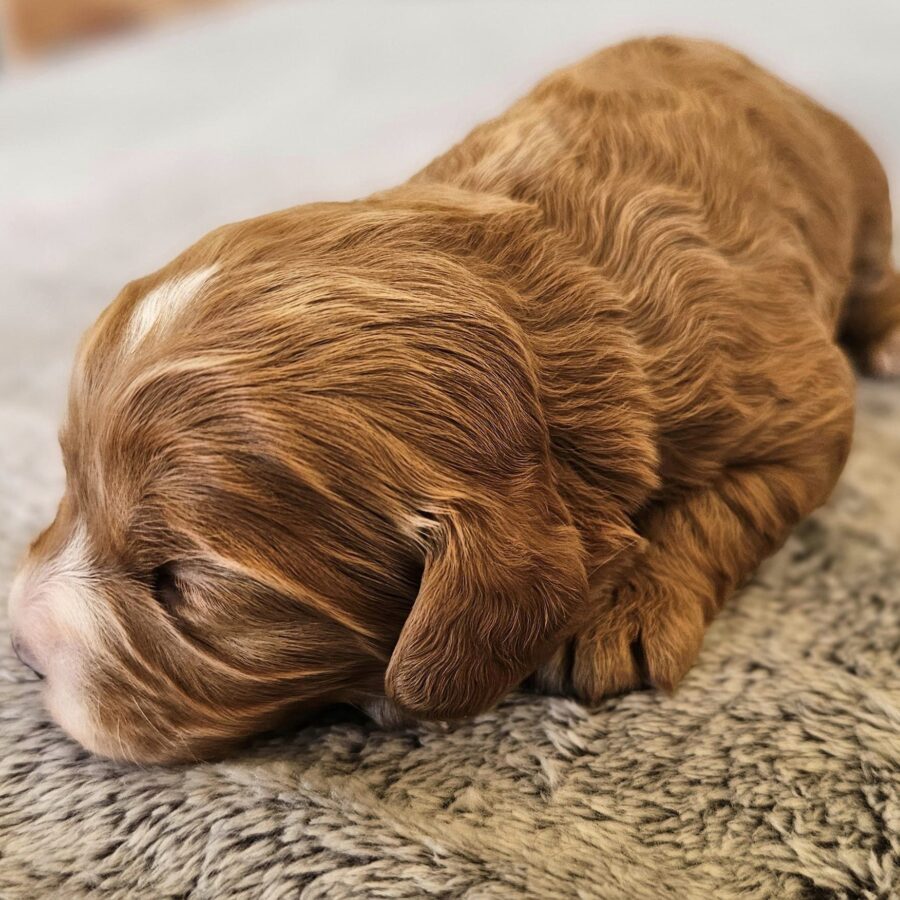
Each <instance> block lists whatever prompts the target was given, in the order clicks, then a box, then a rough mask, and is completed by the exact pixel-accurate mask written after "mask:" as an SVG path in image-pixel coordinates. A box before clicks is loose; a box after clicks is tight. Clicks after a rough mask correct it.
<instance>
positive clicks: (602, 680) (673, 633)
mask: <svg viewBox="0 0 900 900" xmlns="http://www.w3.org/2000/svg"><path fill="white" fill-rule="evenodd" d="M705 630H706V604H704V603H703V602H701V601H700V600H698V599H697V595H696V594H690V593H685V592H680V591H676V590H675V589H673V588H672V587H670V586H660V585H647V584H641V583H640V582H639V581H638V582H635V583H631V584H626V585H623V586H622V587H621V588H620V589H619V590H617V591H616V592H614V594H613V596H611V597H610V598H609V600H608V601H607V602H606V603H605V604H604V606H603V608H602V609H600V610H599V611H598V613H597V614H596V615H594V616H593V617H592V618H591V620H590V621H589V623H588V624H586V626H585V627H584V628H583V629H582V630H581V631H580V632H579V633H578V634H577V635H576V636H575V637H574V638H572V639H571V641H570V643H569V645H568V646H567V647H566V648H565V649H564V650H561V651H559V652H558V653H557V654H556V655H555V656H554V657H553V659H551V660H550V661H549V662H548V663H547V664H546V665H545V666H544V668H543V669H542V670H541V672H539V673H538V677H537V683H538V684H539V685H540V686H541V687H543V688H545V689H552V690H567V691H571V692H573V693H574V694H575V695H576V696H578V697H580V698H581V699H583V700H586V701H588V702H591V703H593V702H597V701H598V700H600V699H601V698H603V697H607V696H610V695H613V694H621V693H624V692H626V691H630V690H634V689H635V688H639V687H642V686H647V685H649V686H653V687H656V688H660V689H662V690H664V691H667V692H671V691H673V690H674V689H675V687H676V685H677V684H678V682H679V681H681V679H682V678H683V677H684V675H685V673H686V672H687V671H688V669H690V668H691V666H692V665H693V664H694V662H695V660H696V659H697V655H698V654H699V652H700V647H701V645H702V643H703V634H704V632H705Z"/></svg>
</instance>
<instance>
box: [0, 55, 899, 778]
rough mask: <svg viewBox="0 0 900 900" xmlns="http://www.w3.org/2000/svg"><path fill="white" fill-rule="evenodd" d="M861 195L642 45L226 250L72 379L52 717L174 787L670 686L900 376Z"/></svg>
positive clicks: (780, 91)
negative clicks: (250, 758) (319, 748)
mask: <svg viewBox="0 0 900 900" xmlns="http://www.w3.org/2000/svg"><path fill="white" fill-rule="evenodd" d="M890 243H891V236H890V211H889V206H888V191H887V186H886V183H885V177H884V174H883V173H882V170H881V168H880V166H879V164H878V162H877V160H876V159H875V157H874V156H873V154H872V152H871V151H870V150H869V148H868V147H867V146H866V145H865V143H863V141H862V140H861V139H860V138H859V137H858V136H857V135H856V134H855V133H854V132H853V131H852V130H851V129H850V128H849V127H848V126H847V125H845V124H844V123H843V122H841V121H840V120H838V119H837V118H835V117H834V116H832V115H830V114H829V113H827V112H826V111H825V110H823V109H821V108H820V107H819V106H817V105H816V104H814V103H813V102H812V101H810V100H808V99H806V98H805V97H803V96H801V95H800V94H798V93H797V92H796V91H794V90H792V89H791V88H789V87H787V86H786V85H784V84H783V83H782V82H780V81H778V80H777V79H775V78H774V77H772V76H770V75H768V74H766V73H765V72H763V71H761V70H760V69H758V68H757V67H756V66H754V65H753V64H752V63H750V62H749V61H748V60H746V59H745V58H744V57H742V56H739V55H738V54H736V53H734V52H732V51H730V50H727V49H725V48H723V47H720V46H717V45H713V44H709V43H702V42H693V41H687V40H674V39H668V38H664V39H658V40H641V41H634V42H630V43H627V44H624V45H622V46H618V47H614V48H613V49H610V50H606V51H603V52H601V53H599V54H597V55H595V56H592V57H590V58H589V59H587V60H585V61H583V62H581V63H579V64H578V65H575V66H573V67H571V68H568V69H564V70H562V71H559V72H557V73H555V74H553V75H551V76H550V77H549V78H548V79H546V80H545V81H543V82H542V83H541V84H539V85H538V86H537V87H536V88H535V89H534V90H533V91H532V92H531V93H530V94H529V95H528V96H526V97H525V98H524V99H523V100H521V101H519V102H518V103H516V104H515V105H514V106H513V107H512V108H511V109H510V110H509V111H508V112H506V113H505V114H504V115H502V116H500V117H499V118H497V119H495V120H494V121H491V122H488V123H487V124H485V125H482V126H480V127H479V128H477V129H476V130H475V131H474V132H472V134H471V135H469V137H467V138H466V139H465V140H464V141H463V142H462V143H461V144H459V145H458V146H457V147H455V148H454V149H452V150H451V151H450V152H449V153H447V154H446V155H444V156H442V157H440V158H439V159H437V160H436V161H435V162H433V163H432V164H431V165H429V166H428V167H427V168H426V169H425V170H424V171H423V172H421V173H419V174H418V175H416V176H415V177H414V178H413V179H412V180H411V181H409V182H408V183H406V184H404V185H402V186H401V187H399V188H396V189H394V190H389V191H386V192H384V193H381V194H378V195H375V196H373V197H370V198H368V199H366V200H361V201H358V202H354V203H321V204H313V205H311V206H304V207H300V208H295V209H290V210H286V211H284V212H279V213H274V214H272V215H268V216H263V217H262V218H259V219H254V220H251V221H248V222H241V223H238V224H236V225H229V226H226V227H224V228H221V229H219V230H218V231H215V232H213V233H212V234H210V235H208V236H207V237H205V238H203V239H202V240H201V241H200V242H199V243H197V244H196V245H194V246H193V247H191V248H190V249H188V250H187V251H185V252H184V253H183V254H182V255H181V256H179V257H178V258H177V259H175V260H174V261H173V262H172V263H170V264H169V265H168V266H166V267H165V268H163V269H162V270H160V271H159V272H157V273H155V274H153V275H150V276H149V277H147V278H143V279H140V280H138V281H135V282H133V283H132V284H129V285H128V286H126V288H125V289H124V290H123V291H122V293H121V294H120V295H119V296H118V298H117V299H116V300H115V301H114V302H113V304H112V305H111V306H110V307H109V308H108V309H107V310H106V311H105V312H104V313H103V315H102V316H101V317H100V319H99V321H98V322H97V323H96V324H95V325H94V327H93V328H92V329H91V330H90V331H89V332H88V334H87V335H86V337H85V338H84V340H83V343H82V345H81V348H80V350H79V352H78V357H77V361H76V364H75V369H74V373H73V376H72V382H71V394H70V399H69V410H68V415H67V418H66V421H65V423H64V425H63V428H62V432H61V438H60V440H61V445H62V452H63V456H64V459H65V465H66V470H67V476H68V479H67V488H66V492H65V495H64V496H63V498H62V501H61V503H60V506H59V511H58V514H57V516H56V519H55V520H54V522H53V524H52V525H50V527H49V528H48V529H47V530H46V531H45V532H44V533H43V534H41V535H40V536H39V537H38V538H37V540H36V541H35V542H34V544H33V545H32V547H31V549H30V552H29V554H28V557H27V559H26V560H25V562H24V564H23V566H22V568H21V571H20V573H19V575H18V577H17V579H16V582H15V584H14V587H13V590H12V596H11V600H10V605H11V619H12V625H13V641H14V644H15V647H16V650H17V652H18V654H19V655H20V657H21V659H22V660H23V662H25V663H26V664H27V665H29V666H31V667H32V668H33V669H35V670H36V671H37V672H39V673H42V674H43V675H44V676H46V700H47V704H48V706H49V709H50V711H51V713H52V715H53V717H54V718H55V719H56V720H57V721H58V722H59V723H60V725H62V727H63V728H64V729H65V730H66V731H67V732H68V733H69V734H70V735H72V736H73V737H74V738H75V739H76V740H78V741H80V742H81V743H82V744H84V745H85V746H86V747H88V748H90V749H91V750H94V751H96V752H97V753H101V754H105V755H109V756H112V757H117V758H123V759H130V760H139V761H176V760H187V759H194V758H201V757H209V756H214V755H219V754H222V753H224V752H226V751H227V749H228V748H229V747H231V746H232V745H233V744H234V743H235V742H237V741H239V740H241V739H243V738H245V737H247V736H248V735H251V734H253V733H255V732H259V731H261V730H264V729H268V728H271V727H275V726H281V725H284V724H285V723H290V722H294V721H299V720H300V719H301V718H302V717H304V716H306V715H308V714H309V713H310V712H312V711H314V710H316V709H317V708H319V707H322V706H323V705H325V704H331V703H336V702H342V703H350V704H354V705H357V706H360V707H362V708H364V709H366V710H367V711H369V712H370V713H371V714H372V715H373V716H375V717H376V718H378V719H379V720H381V721H383V722H391V721H398V720H404V721H409V720H447V719H456V718H459V717H464V716H470V715H473V714H475V713H478V712H480V711H482V710H484V709H486V708H488V707H490V706H491V705H492V704H494V703H495V702H496V701H497V700H498V699H499V698H500V697H502V696H503V695H504V694H505V693H506V692H507V691H509V690H510V689H511V688H513V687H515V686H516V685H518V684H520V683H521V682H522V681H523V680H525V679H526V678H529V677H531V679H532V681H533V682H534V683H536V684H537V685H538V686H540V687H542V688H543V689H546V690H552V691H565V692H569V693H572V694H574V695H576V696H578V697H581V698H583V699H585V700H586V701H591V702H592V701H596V700H598V699H599V698H600V697H603V696H604V695H608V694H611V693H616V692H621V691H626V690H629V689H631V688H635V687H638V686H640V685H644V684H646V685H653V686H656V687H659V688H662V689H665V690H671V689H672V688H674V686H675V685H676V684H677V683H678V681H679V679H680V678H681V677H682V676H683V675H684V673H685V672H686V671H687V669H688V668H689V667H690V666H691V664H692V663H693V661H694V659H695V658H696V656H697V653H698V651H699V649H700V645H701V642H702V639H703V632H704V629H705V626H706V624H707V623H708V622H709V620H710V619H711V617H712V616H713V615H714V614H715V612H716V610H717V609H718V608H719V606H720V605H721V603H722V602H723V600H724V599H725V598H726V597H727V596H728V595H729V594H730V593H731V592H732V591H733V589H734V588H735V587H736V586H737V585H739V584H740V583H741V582H742V581H743V580H744V579H745V578H746V577H747V576H748V575H749V574H750V573H751V572H752V571H753V569H754V568H755V567H756V566H757V564H758V563H759V562H760V560H762V559H763V558H764V557H765V556H766V555H767V554H770V553H772V552H773V551H774V550H775V549H776V548H777V547H778V546H779V545H780V544H781V543H782V542H783V541H784V540H785V538H786V537H787V535H788V533H789V531H790V530H791V528H792V526H793V525H794V524H795V523H797V521H798V520H800V519H801V518H802V517H803V516H805V515H807V514H808V513H809V512H810V511H811V510H813V509H814V508H815V507H816V506H818V505H819V504H821V503H822V502H823V501H824V500H825V499H826V498H827V497H828V495H829V492H830V491H831V489H832V487H833V485H834V483H835V480H836V479H837V477H838V474H839V473H840V471H841V468H842V466H843V465H844V461H845V459H846V457H847V452H848V449H849V446H850V438H851V429H852V420H853V393H854V383H853V378H852V374H851V367H850V365H849V364H848V362H847V359H846V357H845V354H844V351H843V350H842V349H841V347H839V345H838V342H837V341H838V338H842V339H843V341H844V343H845V344H846V346H847V347H849V348H851V350H852V352H853V353H854V354H855V356H856V358H857V359H858V361H859V364H860V365H861V366H862V367H863V368H865V369H868V370H870V371H873V372H876V373H881V374H892V373H893V374H896V373H898V371H900V279H898V277H897V275H896V273H895V272H894V271H893V269H892V266H891V261H890V255H889V254H890V249H889V248H890Z"/></svg>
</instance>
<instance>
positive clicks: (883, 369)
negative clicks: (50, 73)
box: [867, 326, 900, 378]
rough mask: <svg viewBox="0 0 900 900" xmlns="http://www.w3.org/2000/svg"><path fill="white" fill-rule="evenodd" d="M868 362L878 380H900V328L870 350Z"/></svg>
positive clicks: (889, 333) (888, 334)
mask: <svg viewBox="0 0 900 900" xmlns="http://www.w3.org/2000/svg"><path fill="white" fill-rule="evenodd" d="M867 361H868V368H869V371H870V372H871V374H872V375H874V376H875V377H876V378H900V326H898V327H897V328H894V329H893V331H889V332H888V333H887V335H886V336H885V337H884V338H882V339H881V340H880V341H878V342H877V343H876V344H874V345H873V346H872V347H871V348H869V350H868V360H867Z"/></svg>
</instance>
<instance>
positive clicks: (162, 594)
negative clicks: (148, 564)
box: [151, 563, 184, 613]
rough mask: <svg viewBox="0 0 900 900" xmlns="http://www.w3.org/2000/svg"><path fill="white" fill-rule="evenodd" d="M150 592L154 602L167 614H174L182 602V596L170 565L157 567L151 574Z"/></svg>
mask: <svg viewBox="0 0 900 900" xmlns="http://www.w3.org/2000/svg"><path fill="white" fill-rule="evenodd" d="M151 584H152V590H153V596H154V597H155V598H156V602H157V603H158V604H159V605H160V606H161V607H162V608H163V609H165V610H166V611H167V612H170V613H171V612H175V611H176V610H177V609H178V607H179V606H180V605H181V603H182V602H183V600H184V594H183V593H182V591H181V588H180V586H179V584H178V579H177V578H176V577H175V572H174V569H173V566H172V564H171V563H164V564H163V565H161V566H157V567H156V568H155V569H154V570H153V574H152V581H151Z"/></svg>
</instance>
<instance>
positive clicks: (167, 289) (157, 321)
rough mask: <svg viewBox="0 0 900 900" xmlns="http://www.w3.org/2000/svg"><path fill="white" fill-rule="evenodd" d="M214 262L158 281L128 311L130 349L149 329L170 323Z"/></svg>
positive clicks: (212, 270)
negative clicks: (129, 315)
mask: <svg viewBox="0 0 900 900" xmlns="http://www.w3.org/2000/svg"><path fill="white" fill-rule="evenodd" d="M218 268H219V267H218V266H217V265H212V266H205V267H204V268H202V269H195V270H194V271H193V272H189V273H188V274H186V275H180V276H178V277H177V278H170V279H169V280H168V281H165V282H163V283H162V284H160V285H157V286H156V287H155V288H154V289H153V290H152V291H150V292H149V293H148V294H146V295H145V296H144V298H143V299H142V300H141V301H140V303H138V304H137V306H136V307H135V309H134V312H133V313H132V315H131V321H130V322H129V325H128V332H127V334H126V338H125V344H126V347H127V349H128V350H133V349H134V348H135V347H136V346H137V345H138V344H139V343H140V342H141V341H142V340H143V339H144V338H145V337H146V336H147V335H148V334H149V333H150V332H151V331H153V330H154V329H156V328H165V327H168V326H169V325H171V324H172V322H174V321H175V319H176V318H177V316H178V313H179V312H181V311H182V310H183V309H184V308H185V306H186V305H187V304H188V303H189V302H190V301H191V300H192V299H193V298H194V297H196V296H197V294H198V293H199V292H200V291H201V290H202V289H203V287H204V286H205V285H206V284H207V282H208V281H209V280H210V278H212V277H213V275H215V274H216V272H217V271H218Z"/></svg>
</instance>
